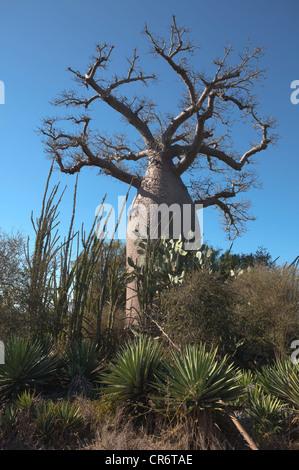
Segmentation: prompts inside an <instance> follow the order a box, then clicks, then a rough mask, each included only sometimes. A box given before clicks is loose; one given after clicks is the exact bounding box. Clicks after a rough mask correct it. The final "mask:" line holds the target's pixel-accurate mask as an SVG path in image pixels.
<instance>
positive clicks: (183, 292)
mask: <svg viewBox="0 0 299 470" xmlns="http://www.w3.org/2000/svg"><path fill="white" fill-rule="evenodd" d="M232 284H233V281H232V282H230V280H228V281H227V282H224V280H223V278H222V276H221V275H220V274H219V273H218V272H216V273H214V272H212V271H211V270H208V269H202V270H199V271H197V272H194V273H192V274H190V275H189V276H186V278H185V280H184V282H183V284H182V285H181V286H178V287H176V288H173V289H171V290H170V291H169V292H168V293H165V301H164V306H163V309H162V312H163V313H162V315H161V316H160V319H159V323H160V325H161V326H162V327H163V329H164V331H165V332H166V333H167V334H168V335H169V337H170V338H171V339H172V340H173V341H174V343H175V344H180V345H186V344H199V343H201V342H202V343H205V344H206V345H208V346H209V347H218V350H219V352H221V353H222V354H232V353H233V352H234V350H235V348H236V344H237V339H236V338H234V330H233V322H232V318H231V316H232V315H231V306H232V303H233V302H234V296H235V293H234V290H233V285H232Z"/></svg>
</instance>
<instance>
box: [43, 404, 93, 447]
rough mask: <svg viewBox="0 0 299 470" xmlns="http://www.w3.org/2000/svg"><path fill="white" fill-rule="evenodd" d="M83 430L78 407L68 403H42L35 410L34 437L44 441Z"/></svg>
mask: <svg viewBox="0 0 299 470" xmlns="http://www.w3.org/2000/svg"><path fill="white" fill-rule="evenodd" d="M83 428H84V422H83V418H82V415H81V411H80V407H79V406H78V405H76V404H75V403H70V402H65V401H62V402H57V403H55V402H53V401H51V400H50V401H42V402H41V403H39V405H38V406H37V408H36V416H35V431H34V433H35V435H36V436H38V437H41V438H43V439H45V440H49V439H51V438H57V437H58V435H61V434H62V435H65V434H71V433H74V432H77V431H80V430H82V429H83Z"/></svg>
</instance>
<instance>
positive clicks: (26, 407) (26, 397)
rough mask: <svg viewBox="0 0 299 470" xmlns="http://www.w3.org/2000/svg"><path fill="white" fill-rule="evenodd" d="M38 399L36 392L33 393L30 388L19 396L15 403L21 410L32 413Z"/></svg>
mask: <svg viewBox="0 0 299 470" xmlns="http://www.w3.org/2000/svg"><path fill="white" fill-rule="evenodd" d="M36 400H37V397H36V395H35V392H33V393H32V392H31V391H30V390H25V391H24V392H22V393H20V395H18V396H17V398H16V400H15V405H16V407H17V408H18V409H19V410H21V411H25V412H29V413H30V412H31V411H32V409H33V408H34V406H35V404H36Z"/></svg>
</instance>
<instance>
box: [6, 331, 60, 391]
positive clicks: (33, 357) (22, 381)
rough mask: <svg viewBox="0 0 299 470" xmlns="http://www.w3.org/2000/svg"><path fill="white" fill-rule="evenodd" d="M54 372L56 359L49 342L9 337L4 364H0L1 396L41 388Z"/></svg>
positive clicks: (56, 367)
mask: <svg viewBox="0 0 299 470" xmlns="http://www.w3.org/2000/svg"><path fill="white" fill-rule="evenodd" d="M46 345H47V346H46ZM57 369H58V361H57V357H56V355H55V354H54V353H53V351H52V346H51V344H50V343H49V342H44V341H43V340H41V339H35V340H32V341H31V340H30V339H29V338H23V339H21V338H18V337H12V338H11V339H10V340H9V341H8V342H7V343H6V345H5V364H2V365H0V397H2V398H8V397H15V396H17V395H18V394H20V393H21V392H22V391H24V390H28V389H37V388H40V387H44V386H45V385H47V384H49V383H50V382H51V381H52V380H53V377H54V375H55V373H56V372H57Z"/></svg>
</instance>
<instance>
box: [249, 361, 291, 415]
mask: <svg viewBox="0 0 299 470" xmlns="http://www.w3.org/2000/svg"><path fill="white" fill-rule="evenodd" d="M257 376H258V380H259V382H260V383H261V384H262V386H263V387H264V389H265V390H266V392H268V393H270V394H272V395H274V396H276V397H279V398H280V399H282V400H284V401H286V402H287V403H289V405H291V406H292V407H294V408H295V409H296V410H299V364H293V363H292V362H291V361H290V360H289V359H279V360H277V361H276V362H275V364H273V365H267V366H264V367H262V369H261V371H260V372H258V373H257Z"/></svg>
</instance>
